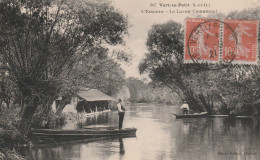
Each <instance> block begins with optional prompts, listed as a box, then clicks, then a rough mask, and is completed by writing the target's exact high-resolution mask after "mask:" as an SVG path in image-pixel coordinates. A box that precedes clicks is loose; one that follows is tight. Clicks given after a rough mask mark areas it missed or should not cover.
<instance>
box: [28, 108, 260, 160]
mask: <svg viewBox="0 0 260 160" xmlns="http://www.w3.org/2000/svg"><path fill="white" fill-rule="evenodd" d="M176 108H178V107H176V106H164V105H158V104H155V105H147V106H131V108H130V109H129V110H128V111H127V112H126V114H125V120H124V125H123V127H125V128H127V127H136V128H137V133H136V137H135V138H122V137H121V138H112V139H100V140H97V141H78V142H69V143H65V144H53V145H44V146H35V147H34V148H32V150H31V151H30V153H29V154H28V159H34V160H47V159H48V160H52V159H55V160H63V159H73V160H80V159H81V160H84V159H97V160H99V159H100V160H104V159H111V160H114V159H124V160H128V159H129V160H132V159H136V160H139V159H140V160H142V159H149V160H150V159H151V160H152V159H159V160H160V159H177V160H186V159H193V160H223V159H228V160H238V159H250V160H257V159H259V156H260V136H259V132H260V120H259V119H253V118H241V119H237V118H229V117H214V118H213V117H212V118H211V117H210V118H197V119H194V118H190V119H175V117H174V116H172V114H171V113H173V112H174V111H176ZM117 124H118V116H117V112H109V113H104V114H100V115H95V116H92V117H88V118H87V119H86V121H84V125H104V126H117Z"/></svg>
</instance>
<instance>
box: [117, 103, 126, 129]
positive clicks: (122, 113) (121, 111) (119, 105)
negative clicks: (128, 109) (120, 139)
mask: <svg viewBox="0 0 260 160" xmlns="http://www.w3.org/2000/svg"><path fill="white" fill-rule="evenodd" d="M117 110H118V116H119V129H121V128H122V126H123V121H124V116H125V108H124V107H123V105H122V100H121V99H120V98H119V99H118V103H117Z"/></svg>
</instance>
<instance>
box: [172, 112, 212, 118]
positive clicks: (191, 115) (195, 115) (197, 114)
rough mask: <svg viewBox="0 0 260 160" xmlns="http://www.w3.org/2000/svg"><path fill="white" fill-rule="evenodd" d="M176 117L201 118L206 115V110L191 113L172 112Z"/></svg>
mask: <svg viewBox="0 0 260 160" xmlns="http://www.w3.org/2000/svg"><path fill="white" fill-rule="evenodd" d="M172 114H173V115H175V117H176V118H202V117H207V116H208V112H201V113H193V114H174V113H172Z"/></svg>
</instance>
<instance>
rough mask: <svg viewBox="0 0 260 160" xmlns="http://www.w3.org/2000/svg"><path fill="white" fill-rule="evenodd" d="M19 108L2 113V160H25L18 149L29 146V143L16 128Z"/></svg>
mask: <svg viewBox="0 0 260 160" xmlns="http://www.w3.org/2000/svg"><path fill="white" fill-rule="evenodd" d="M18 112H19V108H12V107H11V108H2V110H1V112H0V146H1V147H0V159H5V160H22V159H24V158H23V157H22V156H21V155H20V154H19V152H17V150H16V149H18V148H19V147H20V146H21V145H27V144H28V141H27V140H26V139H25V138H24V137H23V136H22V135H21V134H20V132H19V131H18V129H17V128H16V124H17V122H18V119H17V115H18Z"/></svg>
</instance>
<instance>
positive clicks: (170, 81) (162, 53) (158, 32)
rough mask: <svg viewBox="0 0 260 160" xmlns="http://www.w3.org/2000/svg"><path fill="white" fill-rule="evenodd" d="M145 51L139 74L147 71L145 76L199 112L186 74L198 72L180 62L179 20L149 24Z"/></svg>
mask: <svg viewBox="0 0 260 160" xmlns="http://www.w3.org/2000/svg"><path fill="white" fill-rule="evenodd" d="M146 46H147V49H148V53H147V54H146V58H145V59H144V60H143V61H142V62H141V63H140V65H139V71H140V73H144V72H147V73H149V77H150V78H151V79H152V80H153V81H155V82H159V83H161V84H164V85H166V86H167V87H169V88H171V90H172V91H174V92H176V93H177V94H178V95H179V96H180V97H181V99H182V100H186V101H187V103H188V104H189V105H190V106H191V108H192V109H193V110H195V111H202V110H203V106H202V105H201V104H199V103H198V101H197V100H196V98H195V95H194V93H193V91H192V90H191V88H190V87H189V83H188V82H187V81H186V79H187V76H189V75H190V74H191V73H196V72H198V71H199V69H200V68H199V67H198V66H197V65H196V64H195V65H188V64H183V47H184V35H183V30H182V26H181V24H179V23H176V22H173V21H169V22H167V23H165V24H157V25H154V26H152V29H151V30H150V31H149V33H148V39H147V42H146Z"/></svg>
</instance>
